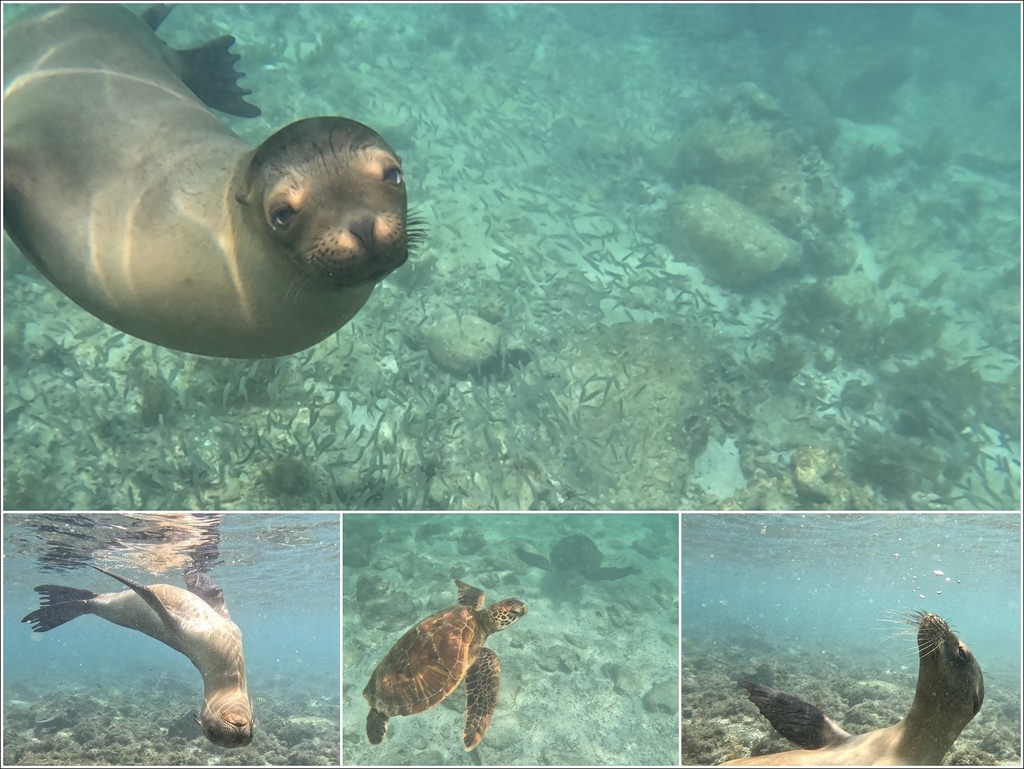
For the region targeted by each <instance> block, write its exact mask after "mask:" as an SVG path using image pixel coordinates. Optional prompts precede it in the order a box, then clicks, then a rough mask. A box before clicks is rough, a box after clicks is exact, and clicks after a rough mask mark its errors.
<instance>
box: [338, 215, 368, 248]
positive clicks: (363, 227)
mask: <svg viewBox="0 0 1024 769" xmlns="http://www.w3.org/2000/svg"><path fill="white" fill-rule="evenodd" d="M376 223H377V217H376V215H374V213H373V212H372V211H368V210H361V211H352V212H350V213H349V215H348V216H346V217H345V219H344V221H343V222H342V226H343V227H344V228H345V229H346V230H347V231H348V232H350V233H352V235H353V236H354V237H355V238H356V239H357V240H358V241H359V242H360V243H362V244H363V247H364V248H372V247H373V242H374V240H375V239H376V238H375V237H374V232H373V231H374V225H375V224H376Z"/></svg>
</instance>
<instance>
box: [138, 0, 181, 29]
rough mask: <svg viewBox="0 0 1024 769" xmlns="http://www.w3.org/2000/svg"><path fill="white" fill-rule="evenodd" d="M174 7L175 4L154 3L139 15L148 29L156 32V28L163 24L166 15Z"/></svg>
mask: <svg viewBox="0 0 1024 769" xmlns="http://www.w3.org/2000/svg"><path fill="white" fill-rule="evenodd" d="M176 5H177V3H155V4H153V5H151V6H149V8H147V9H146V10H144V11H143V12H142V13H141V14H139V15H140V16H141V17H142V20H143V21H144V22H146V24H148V25H149V28H150V29H151V30H153V31H154V32H156V30H157V28H158V27H159V26H160V25H161V24H163V21H164V19H166V18H167V14H169V13H170V12H171V11H173V10H174V6H176Z"/></svg>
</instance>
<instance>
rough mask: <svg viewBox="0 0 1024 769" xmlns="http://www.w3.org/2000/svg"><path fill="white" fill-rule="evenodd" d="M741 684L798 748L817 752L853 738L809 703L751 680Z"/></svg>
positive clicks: (777, 729)
mask: <svg viewBox="0 0 1024 769" xmlns="http://www.w3.org/2000/svg"><path fill="white" fill-rule="evenodd" d="M739 685H740V686H742V687H743V688H744V689H746V690H747V691H748V692H750V701H751V702H753V703H754V704H755V705H757V709H758V710H760V711H761V715H763V716H764V717H765V718H767V719H768V721H770V722H771V725H772V727H773V728H774V729H775V731H777V732H778V733H779V734H781V735H782V736H783V737H785V738H786V739H787V740H789V741H790V742H792V743H793V744H794V745H799V746H800V747H801V748H804V749H805V750H817V749H818V748H824V747H826V746H832V745H838V744H839V743H841V742H843V741H844V740H848V739H849V738H850V734H849V732H846V731H843V730H842V729H840V728H839V727H838V726H836V723H835V721H833V720H832V719H831V718H829V717H828V716H826V715H825V713H824V712H823V711H822V710H821V709H820V708H816V707H814V705H812V704H811V703H809V702H804V701H803V700H802V699H800V698H798V697H794V696H793V695H791V694H786V693H785V692H780V691H778V690H777V689H770V688H769V687H767V686H761V685H760V684H755V683H753V682H751V681H740V682H739Z"/></svg>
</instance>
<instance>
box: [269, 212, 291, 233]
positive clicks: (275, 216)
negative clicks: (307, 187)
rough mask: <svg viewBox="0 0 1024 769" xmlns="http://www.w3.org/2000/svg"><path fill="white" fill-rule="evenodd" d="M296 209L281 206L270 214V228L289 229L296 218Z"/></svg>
mask: <svg viewBox="0 0 1024 769" xmlns="http://www.w3.org/2000/svg"><path fill="white" fill-rule="evenodd" d="M295 213H296V212H295V209H294V208H292V207H291V206H281V207H280V208H275V209H274V210H273V211H271V212H270V226H271V227H273V228H274V229H275V230H276V229H278V228H283V227H287V226H288V225H289V224H291V223H292V219H294V218H295Z"/></svg>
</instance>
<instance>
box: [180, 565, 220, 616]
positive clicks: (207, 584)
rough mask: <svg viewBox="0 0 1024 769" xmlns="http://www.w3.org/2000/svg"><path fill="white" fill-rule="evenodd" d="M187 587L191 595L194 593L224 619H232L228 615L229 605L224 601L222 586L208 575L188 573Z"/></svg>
mask: <svg viewBox="0 0 1024 769" xmlns="http://www.w3.org/2000/svg"><path fill="white" fill-rule="evenodd" d="M185 587H187V588H188V590H189V592H190V593H194V594H195V595H197V596H199V597H200V598H202V599H203V600H204V601H206V603H208V604H209V605H210V608H212V609H213V610H214V611H215V612H217V613H218V614H219V615H221V616H222V617H223V618H224V619H231V615H230V614H228V605H227V603H226V602H225V601H224V591H223V590H222V589H221V587H220V585H218V584H217V583H216V582H214V581H213V580H212V579H210V576H209V575H208V574H205V573H204V572H201V571H186V572H185Z"/></svg>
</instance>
